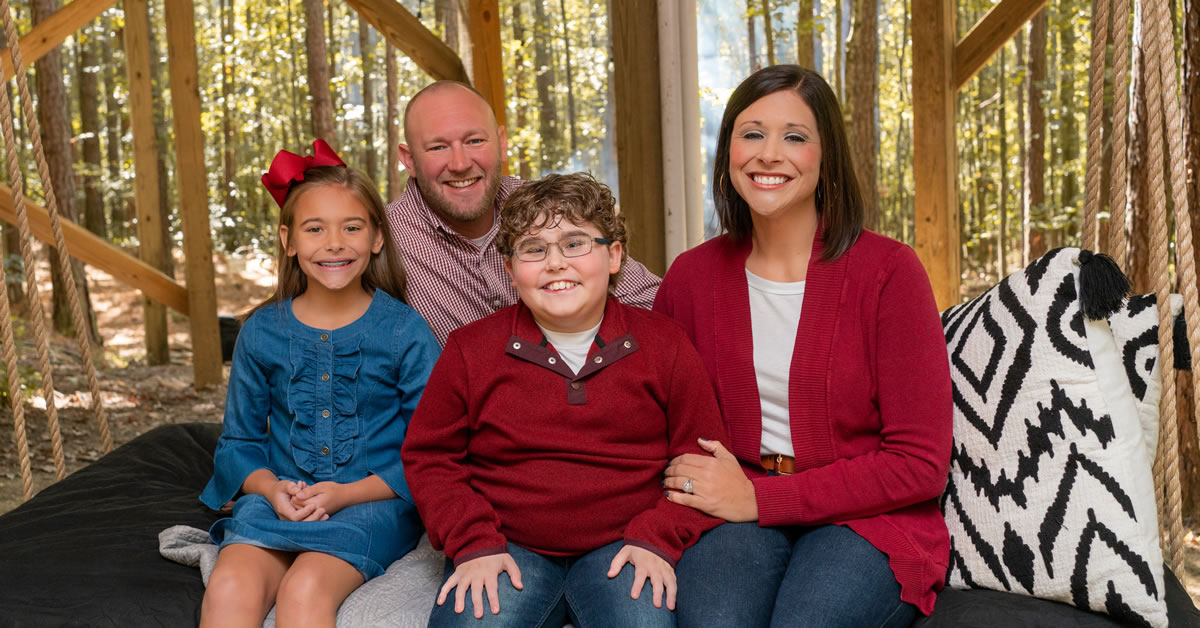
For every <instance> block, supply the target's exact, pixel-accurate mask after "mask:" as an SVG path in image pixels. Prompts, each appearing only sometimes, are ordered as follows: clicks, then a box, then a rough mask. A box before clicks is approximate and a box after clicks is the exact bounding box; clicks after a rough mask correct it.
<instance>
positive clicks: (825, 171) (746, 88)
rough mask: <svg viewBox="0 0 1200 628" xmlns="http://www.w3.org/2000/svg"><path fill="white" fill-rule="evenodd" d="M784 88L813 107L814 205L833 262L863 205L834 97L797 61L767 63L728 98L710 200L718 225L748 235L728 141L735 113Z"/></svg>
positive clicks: (855, 230)
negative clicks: (816, 151) (817, 159)
mask: <svg viewBox="0 0 1200 628" xmlns="http://www.w3.org/2000/svg"><path fill="white" fill-rule="evenodd" d="M783 90H793V91H795V92H796V93H797V94H798V95H799V96H800V97H801V98H803V99H804V102H805V103H807V104H808V106H809V107H810V108H811V109H812V112H813V116H814V117H815V118H816V120H817V134H818V135H819V136H820V138H821V173H820V177H819V178H818V180H817V191H816V205H817V213H818V214H819V216H820V220H821V224H822V226H823V227H824V229H825V236H824V244H825V249H824V252H823V253H822V255H821V258H822V260H824V261H826V262H830V261H833V260H835V259H837V258H839V257H841V255H842V254H843V253H845V252H846V251H847V250H849V249H850V246H851V245H853V244H854V241H855V240H856V239H858V235H859V233H861V232H862V230H863V221H864V214H865V208H864V206H863V197H862V190H860V189H859V187H858V179H857V178H856V177H855V176H854V162H853V161H852V160H851V157H850V144H849V142H848V141H847V140H846V127H845V123H844V122H843V121H842V110H841V107H839V106H838V101H837V97H836V96H834V94H833V90H832V89H830V88H829V84H828V83H826V82H825V79H823V78H821V75H820V74H817V73H816V72H814V71H812V70H809V69H808V68H804V67H801V66H798V65H790V64H789V65H772V66H769V67H765V68H763V69H761V70H759V71H757V72H755V73H754V74H751V75H750V76H748V77H746V80H744V81H742V83H741V85H738V86H737V89H735V90H734V91H733V95H732V96H730V97H729V103H728V104H726V105H725V115H724V116H723V117H722V118H721V131H720V134H719V135H718V139H717V155H716V160H715V163H714V164H713V188H712V192H713V202H714V204H715V206H716V213H717V217H718V218H720V220H721V228H722V229H724V230H725V231H727V232H728V233H729V234H730V235H731V236H733V237H734V238H739V239H740V238H744V237H746V236H748V235H750V232H751V231H752V230H753V228H754V225H753V223H752V222H751V219H750V207H749V206H748V205H747V204H746V201H745V199H743V198H742V196H741V195H740V194H738V192H737V190H736V189H734V187H733V185H732V184H731V183H730V181H729V145H730V142H731V140H732V136H733V123H734V121H735V120H737V117H738V115H739V114H741V113H742V112H743V111H745V110H746V108H747V107H749V106H750V105H752V104H754V103H755V102H757V101H758V100H759V99H760V98H762V97H764V96H767V95H770V94H774V93H775V92H779V91H783Z"/></svg>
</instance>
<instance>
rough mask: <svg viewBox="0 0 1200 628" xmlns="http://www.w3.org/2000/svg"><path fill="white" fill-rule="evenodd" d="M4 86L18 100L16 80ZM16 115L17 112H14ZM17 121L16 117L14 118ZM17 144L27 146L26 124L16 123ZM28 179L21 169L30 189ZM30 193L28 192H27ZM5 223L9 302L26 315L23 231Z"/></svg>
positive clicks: (24, 183)
mask: <svg viewBox="0 0 1200 628" xmlns="http://www.w3.org/2000/svg"><path fill="white" fill-rule="evenodd" d="M4 88H5V89H6V90H8V102H10V103H16V102H17V89H16V81H7V82H6V83H5V84H4ZM14 115H15V112H14ZM13 121H14V122H16V118H14V120H13ZM15 126H16V134H17V138H16V139H17V145H18V146H25V145H26V144H27V143H28V136H27V134H26V132H25V125H24V124H21V125H15ZM27 181H28V179H27V177H26V176H25V170H24V169H22V170H21V189H23V190H28V189H29V184H28V183H27ZM26 193H27V194H28V192H26ZM0 224H3V225H4V255H5V257H4V272H5V273H7V274H8V302H9V303H11V304H12V305H13V306H14V307H13V312H12V313H13V314H15V315H17V316H26V315H27V314H28V313H29V301H27V300H26V298H25V258H24V257H22V256H21V231H20V229H18V228H17V226H16V225H10V224H8V223H5V222H2V221H0Z"/></svg>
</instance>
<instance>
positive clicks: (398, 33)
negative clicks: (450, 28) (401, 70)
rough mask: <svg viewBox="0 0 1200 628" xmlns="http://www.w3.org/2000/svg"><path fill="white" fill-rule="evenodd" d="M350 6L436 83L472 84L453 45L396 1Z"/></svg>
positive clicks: (359, 1)
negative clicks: (445, 41)
mask: <svg viewBox="0 0 1200 628" xmlns="http://www.w3.org/2000/svg"><path fill="white" fill-rule="evenodd" d="M346 3H347V4H349V5H350V6H351V7H352V8H353V9H354V10H355V11H358V13H359V14H360V15H362V16H363V17H364V18H366V19H367V21H368V22H370V23H371V26H374V27H375V30H377V31H379V32H380V33H382V34H383V36H384V37H385V38H387V40H388V41H390V42H392V45H393V46H395V47H397V48H399V49H400V51H401V52H403V53H404V54H406V55H408V57H409V58H410V59H412V60H413V62H415V63H416V64H417V67H419V68H421V69H422V70H425V72H427V73H428V74H429V75H430V76H432V77H433V78H434V79H435V80H439V81H440V80H443V79H453V80H455V81H462V82H463V83H470V82H471V79H470V78H469V77H468V76H467V71H466V69H464V68H463V64H462V60H461V59H459V58H458V55H457V54H455V53H454V51H453V50H451V49H450V46H447V45H446V44H445V43H443V42H442V40H441V39H439V38H438V36H437V35H434V34H433V33H431V32H429V29H428V28H425V25H424V24H422V23H421V20H418V19H417V18H416V17H414V16H413V14H412V13H409V12H408V9H405V8H404V6H402V5H401V4H400V3H399V2H396V0H346ZM496 19H497V20H499V16H497V17H496Z"/></svg>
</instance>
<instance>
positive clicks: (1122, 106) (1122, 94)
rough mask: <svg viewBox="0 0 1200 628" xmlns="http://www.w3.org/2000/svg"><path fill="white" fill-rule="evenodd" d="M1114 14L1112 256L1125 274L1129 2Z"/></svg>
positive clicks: (1122, 0)
mask: <svg viewBox="0 0 1200 628" xmlns="http://www.w3.org/2000/svg"><path fill="white" fill-rule="evenodd" d="M1114 2H1115V5H1116V6H1115V9H1116V12H1115V13H1114V14H1113V126H1112V129H1113V161H1112V181H1111V184H1112V193H1111V194H1110V196H1109V206H1110V211H1111V212H1112V213H1111V215H1110V217H1109V221H1108V225H1109V229H1108V254H1109V255H1111V256H1112V258H1113V259H1114V260H1116V262H1117V266H1119V267H1120V268H1121V270H1122V271H1125V272H1128V270H1129V268H1128V267H1127V266H1126V257H1127V255H1126V246H1127V244H1126V236H1125V220H1126V218H1125V215H1126V208H1125V203H1126V198H1125V190H1126V185H1127V183H1126V180H1125V178H1126V176H1127V175H1126V171H1125V168H1126V160H1127V159H1128V157H1129V155H1128V152H1127V151H1128V147H1127V141H1126V137H1127V134H1128V129H1129V51H1128V45H1129V42H1128V40H1129V0H1114Z"/></svg>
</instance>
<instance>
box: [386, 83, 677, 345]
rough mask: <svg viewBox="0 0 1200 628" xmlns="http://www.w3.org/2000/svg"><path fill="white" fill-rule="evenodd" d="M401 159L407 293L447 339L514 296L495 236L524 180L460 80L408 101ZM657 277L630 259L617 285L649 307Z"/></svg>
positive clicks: (397, 226) (398, 208)
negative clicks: (405, 175) (504, 170)
mask: <svg viewBox="0 0 1200 628" xmlns="http://www.w3.org/2000/svg"><path fill="white" fill-rule="evenodd" d="M404 137H405V140H406V141H407V142H408V143H407V144H401V145H400V161H401V162H402V163H403V164H404V167H405V168H407V169H408V172H409V174H410V178H409V180H408V186H407V187H406V188H405V190H404V192H403V193H402V194H401V195H400V196H399V197H397V198H396V200H394V201H393V202H392V204H391V205H389V206H388V210H387V215H388V223H389V224H390V226H391V228H392V233H393V235H394V240H395V241H396V243H397V244H398V245H399V247H400V253H401V255H402V256H403V258H404V268H405V270H406V272H407V273H408V303H409V304H410V305H412V306H413V307H414V308H416V310H417V311H418V312H420V313H421V315H422V316H424V317H425V320H426V321H428V323H429V326H430V327H431V328H432V329H433V333H434V335H435V336H437V339H438V342H439V343H440V344H442V345H443V346H444V345H445V344H446V337H447V336H448V335H449V334H450V332H451V331H454V330H455V329H457V328H459V327H461V326H463V325H466V324H467V323H470V322H473V321H475V320H478V319H480V318H483V317H484V316H487V315H489V314H491V313H492V312H495V311H496V310H499V309H501V308H504V307H507V306H509V305H512V304H513V303H516V302H517V291H516V289H515V288H514V287H513V286H512V282H511V281H510V280H509V278H508V275H507V274H506V273H505V271H504V258H503V257H502V256H501V255H500V252H499V251H497V250H496V247H495V246H494V245H493V242H492V241H493V240H494V239H495V237H496V233H497V232H498V230H499V229H498V228H499V222H500V221H499V220H498V217H499V215H500V208H501V207H502V206H503V205H504V199H506V198H508V195H509V194H511V193H512V191H513V190H515V189H517V187H518V186H519V185H521V180H520V179H517V178H516V177H502V176H500V167H501V164H503V163H504V162H505V161H506V159H507V156H508V137H507V136H506V134H505V131H504V127H502V126H498V125H497V124H496V118H495V116H494V115H493V114H492V110H491V108H490V107H489V106H488V104H487V101H485V100H484V98H483V96H482V95H480V94H479V92H477V91H475V89H474V88H472V87H470V86H468V85H465V84H463V83H459V82H457V81H438V82H436V83H433V84H431V85H429V86H427V87H425V88H424V89H422V90H421V91H419V92H417V94H416V95H415V96H413V97H412V100H410V101H409V102H408V107H407V108H406V109H405V111H404ZM658 284H659V278H658V277H657V276H656V275H654V274H653V273H651V272H650V271H649V270H647V269H646V267H645V266H643V265H641V264H639V263H638V262H635V261H633V260H628V261H627V263H626V265H625V269H624V271H623V272H622V274H621V279H620V281H619V282H618V283H617V285H616V287H615V288H614V290H613V293H614V294H615V295H616V296H617V298H618V299H620V300H621V302H622V303H626V304H628V305H634V306H638V307H644V308H649V307H650V306H651V305H652V304H653V303H654V295H655V293H656V292H657V291H658Z"/></svg>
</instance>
